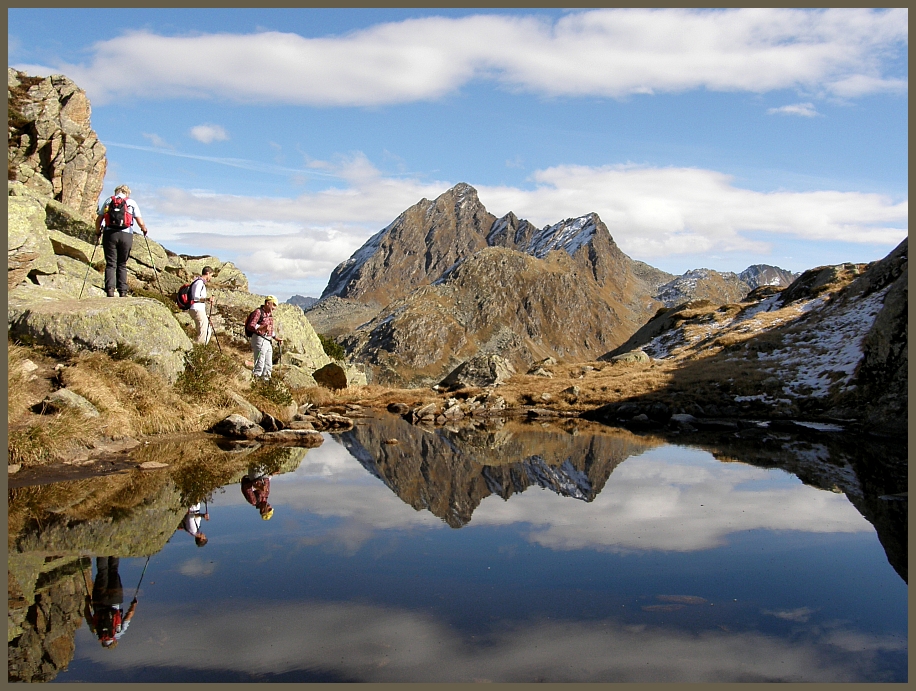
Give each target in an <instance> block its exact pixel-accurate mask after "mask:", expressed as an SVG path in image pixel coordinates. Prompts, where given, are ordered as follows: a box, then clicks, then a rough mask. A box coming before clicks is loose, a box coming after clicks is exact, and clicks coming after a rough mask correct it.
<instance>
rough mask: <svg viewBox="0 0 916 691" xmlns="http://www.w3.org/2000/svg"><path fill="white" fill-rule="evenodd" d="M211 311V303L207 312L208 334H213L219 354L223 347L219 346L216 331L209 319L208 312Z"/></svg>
mask: <svg viewBox="0 0 916 691" xmlns="http://www.w3.org/2000/svg"><path fill="white" fill-rule="evenodd" d="M211 311H213V303H212V302H211V303H209V307H208V311H207V323H208V324H210V333H211V334H213V339H214V340H215V341H216V347H217V348H219V352H220V353H222V352H223V347H222V346H221V345H220V344H219V338H217V337H216V329H215V328H213V320H212V319H210V312H211Z"/></svg>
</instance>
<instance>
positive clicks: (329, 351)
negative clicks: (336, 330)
mask: <svg viewBox="0 0 916 691" xmlns="http://www.w3.org/2000/svg"><path fill="white" fill-rule="evenodd" d="M318 340H319V341H321V347H322V348H324V352H325V354H326V355H327V356H328V357H329V358H332V359H334V360H343V359H344V358H345V357H346V356H347V352H346V351H345V350H344V349H343V346H342V345H340V343H338V342H337V341H335V340H334V339H333V338H328V337H327V336H323V335H322V334H318Z"/></svg>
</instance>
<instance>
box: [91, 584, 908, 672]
mask: <svg viewBox="0 0 916 691" xmlns="http://www.w3.org/2000/svg"><path fill="white" fill-rule="evenodd" d="M146 612H147V614H146V617H147V620H146V622H145V623H144V624H143V626H144V629H143V630H144V636H145V637H146V638H147V639H148V640H149V641H155V642H156V644H155V645H149V644H143V641H142V640H141V641H134V642H133V643H131V642H130V641H129V640H128V638H129V637H128V638H125V639H124V640H125V642H123V643H122V644H121V646H120V649H119V650H118V655H116V656H112V655H110V654H106V651H103V650H102V649H101V648H100V647H99V646H98V645H95V646H87V647H86V649H85V652H84V655H85V656H88V657H89V658H90V659H92V660H93V662H95V663H97V664H101V665H104V666H105V668H107V669H112V670H117V669H141V668H150V667H159V668H165V669H173V668H174V666H175V665H176V661H177V662H178V663H180V665H181V666H182V668H185V669H194V670H202V671H219V672H221V673H223V674H225V673H226V672H236V673H239V674H241V675H271V674H275V675H280V674H290V675H292V674H295V673H296V672H302V673H307V672H311V673H314V672H323V673H325V674H330V675H337V676H340V677H342V678H345V679H348V680H354V681H363V682H388V683H392V682H401V683H403V682H474V681H477V682H481V681H492V682H503V683H506V682H533V681H551V682H588V681H595V680H602V681H629V682H640V681H655V682H722V681H795V682H803V681H821V682H844V681H846V682H849V681H863V680H865V679H863V670H864V672H865V673H868V671H870V670H871V669H872V666H873V664H874V661H875V659H876V657H877V655H879V654H880V653H882V652H887V651H893V652H900V651H905V650H906V642H905V640H901V639H900V638H899V637H893V636H877V635H871V634H868V633H863V632H860V631H858V630H855V629H852V628H850V627H848V626H846V627H843V628H836V627H834V628H832V629H831V628H828V629H827V630H824V629H823V628H821V627H814V626H811V627H808V628H807V629H805V630H803V631H799V632H797V633H796V635H794V636H793V637H792V638H788V637H786V638H779V637H777V636H773V635H767V634H765V633H761V632H758V631H753V630H746V631H735V632H726V631H722V630H719V629H717V628H713V627H712V626H709V628H701V627H702V626H703V625H702V624H701V623H700V624H698V623H693V624H691V626H690V630H689V631H682V630H678V629H677V628H675V627H673V626H670V625H658V626H631V625H627V624H626V623H625V622H621V621H617V620H614V619H610V618H608V619H602V620H598V621H568V620H559V621H557V620H530V621H516V622H504V623H503V624H502V625H501V626H499V627H493V629H492V630H490V631H487V632H486V633H485V634H484V635H482V636H478V637H477V639H476V640H475V639H473V638H472V637H471V636H470V635H466V634H462V631H461V630H460V629H458V628H456V627H453V626H450V625H449V624H448V623H447V622H446V621H443V620H440V619H439V618H436V617H434V616H432V615H430V614H426V613H424V612H417V611H412V610H409V609H406V608H401V607H392V606H384V605H377V604H371V603H350V602H320V601H304V602H303V601H297V602H294V603H287V602H280V603H277V602H266V601H265V602H260V601H250V600H244V599H238V598H235V599H233V600H231V606H226V605H225V604H224V603H219V602H215V603H205V602H201V603H197V605H196V606H195V609H194V618H193V626H189V625H188V608H187V606H185V605H182V606H160V605H158V604H156V603H153V602H148V603H147V604H146ZM700 621H702V618H701V620H700ZM202 641H203V642H205V643H206V645H202V644H201V642H202ZM189 651H193V654H188V653H189Z"/></svg>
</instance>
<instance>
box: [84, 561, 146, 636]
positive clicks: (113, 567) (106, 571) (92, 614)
mask: <svg viewBox="0 0 916 691" xmlns="http://www.w3.org/2000/svg"><path fill="white" fill-rule="evenodd" d="M119 561H120V560H119V559H118V557H96V559H95V569H96V574H95V581H94V582H93V584H92V596H91V597H90V596H89V595H88V594H87V595H86V610H85V613H84V614H85V617H86V623H87V624H89V630H90V631H92V632H93V633H94V634H95V635H96V636H97V637H98V639H99V642H100V643H101V644H102V647H103V648H114V647H115V646H116V645H117V644H118V640H119V639H120V638H121V636H122V635H124V632H125V631H127V627H128V625H129V624H130V620H131V619H132V618H133V616H134V613H135V612H136V611H137V598H136V597H134V599H133V600H132V601H131V603H130V607H129V608H128V610H127V614H123V613H122V611H121V609H122V607H121V606H122V605H123V603H124V588H123V587H122V586H121V576H120V575H119V574H118V564H119Z"/></svg>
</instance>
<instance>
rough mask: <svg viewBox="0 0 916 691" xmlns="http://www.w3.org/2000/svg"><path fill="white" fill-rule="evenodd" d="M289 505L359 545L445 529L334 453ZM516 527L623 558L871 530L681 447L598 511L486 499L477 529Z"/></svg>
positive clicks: (757, 471) (617, 476) (625, 473)
mask: <svg viewBox="0 0 916 691" xmlns="http://www.w3.org/2000/svg"><path fill="white" fill-rule="evenodd" d="M282 496H283V501H284V502H285V503H286V504H289V505H290V506H291V507H292V508H295V509H299V510H308V511H311V512H313V513H316V514H318V515H321V516H334V517H338V518H344V519H346V523H345V526H344V527H339V528H338V530H340V531H341V535H346V536H347V538H348V541H349V542H348V544H351V545H354V544H362V542H364V541H365V540H366V539H368V537H369V536H370V535H371V534H372V533H374V532H376V531H378V530H386V529H405V528H417V527H424V528H432V527H444V523H443V522H442V521H441V520H440V519H438V518H436V517H435V516H433V515H432V514H431V513H429V512H428V511H419V512H417V511H415V510H414V509H412V508H411V507H409V506H408V505H406V504H405V503H404V502H402V501H401V500H400V499H399V498H398V497H397V496H396V495H394V494H393V493H392V492H391V491H390V490H389V489H387V488H386V487H385V486H384V485H383V484H382V483H381V482H380V481H378V480H376V479H375V478H374V477H372V476H371V475H369V474H367V473H366V471H365V470H364V469H363V467H362V466H361V465H359V464H358V462H357V461H356V460H355V459H353V458H352V457H351V456H350V454H349V453H348V452H347V451H346V450H345V449H344V448H343V447H342V446H340V445H339V444H336V443H329V444H325V445H324V446H323V447H321V448H320V449H315V450H313V451H312V452H311V453H309V455H308V456H307V457H306V460H305V461H304V462H303V465H302V466H300V468H299V470H298V471H297V473H296V476H295V477H290V478H289V481H288V482H287V483H286V484H285V486H284V490H283V495H282ZM515 523H518V524H525V525H527V526H530V530H529V532H528V539H529V540H530V541H532V542H534V543H537V544H539V545H542V546H544V547H547V548H550V549H555V550H573V549H600V550H613V551H621V552H627V551H633V550H670V551H677V552H689V551H695V550H703V549H711V548H714V547H717V546H720V545H723V544H725V543H726V542H727V538H728V535H729V534H732V533H736V532H741V531H749V530H758V529H765V530H777V531H778V530H794V531H804V532H813V533H856V532H868V531H871V530H873V527H872V526H871V524H869V523H868V522H867V521H866V520H865V519H864V518H863V517H862V516H861V514H859V512H858V511H857V510H856V509H855V507H853V506H852V504H850V503H849V501H848V500H847V498H846V497H845V496H844V495H842V494H834V493H832V492H826V491H823V490H819V489H816V488H813V487H809V486H806V485H803V484H801V482H800V481H798V480H797V479H796V478H795V477H794V476H792V475H790V474H789V473H786V472H783V471H781V470H767V469H762V468H757V467H754V466H750V465H744V464H741V463H721V462H719V461H717V460H715V459H714V458H713V457H712V456H711V455H710V454H708V453H707V452H704V451H697V450H691V449H678V448H676V447H663V448H662V449H654V450H652V451H650V452H647V453H645V454H643V455H641V456H638V457H633V458H630V459H628V460H626V461H625V462H624V463H622V464H621V465H620V466H618V467H617V468H616V469H615V470H614V472H613V473H612V474H611V476H610V478H609V479H608V481H607V484H606V485H605V487H604V489H603V491H602V492H601V494H599V495H598V497H597V498H596V499H595V500H594V501H593V502H591V503H584V502H581V501H575V500H573V499H570V498H568V497H561V496H559V495H556V494H554V493H552V492H549V491H546V490H539V489H537V488H529V489H528V490H527V491H526V492H523V493H521V494H518V495H513V496H512V497H510V498H509V500H508V501H503V500H502V499H500V498H498V497H496V496H489V497H487V498H485V499H484V500H483V502H482V503H481V504H480V506H479V507H478V509H477V510H476V511H475V513H474V516H473V518H472V522H471V526H480V525H498V526H505V525H511V524H515ZM465 529H467V528H465ZM357 537H358V540H357V539H356V538H357ZM354 540H356V541H355V542H354Z"/></svg>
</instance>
